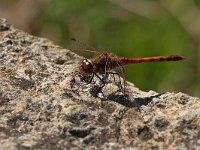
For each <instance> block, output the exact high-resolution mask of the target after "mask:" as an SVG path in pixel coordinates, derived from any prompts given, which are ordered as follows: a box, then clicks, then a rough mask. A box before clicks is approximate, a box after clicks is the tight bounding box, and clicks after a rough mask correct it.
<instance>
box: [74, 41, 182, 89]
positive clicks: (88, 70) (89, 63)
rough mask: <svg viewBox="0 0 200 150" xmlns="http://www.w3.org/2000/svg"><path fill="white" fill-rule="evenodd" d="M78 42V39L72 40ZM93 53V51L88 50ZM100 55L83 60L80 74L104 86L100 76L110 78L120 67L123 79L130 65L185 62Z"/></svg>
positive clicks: (176, 59) (180, 58) (157, 58)
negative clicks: (95, 78)
mask: <svg viewBox="0 0 200 150" xmlns="http://www.w3.org/2000/svg"><path fill="white" fill-rule="evenodd" d="M71 40H74V41H76V39H71ZM86 51H91V50H86ZM92 52H95V53H98V54H99V55H98V56H97V57H95V58H92V59H82V60H80V62H79V66H78V68H79V72H80V74H81V75H82V76H83V77H85V76H91V78H90V79H89V81H88V83H90V82H92V80H93V79H94V76H96V77H98V78H99V79H100V80H101V81H102V82H103V83H104V84H105V82H104V80H103V79H102V78H100V77H99V75H98V74H105V75H106V76H108V75H109V74H117V75H119V74H118V73H116V72H112V70H113V69H115V68H117V67H119V68H120V70H121V72H122V75H123V78H125V75H124V66H125V65H128V64H137V63H144V62H164V61H165V62H166V61H167V62H168V61H180V60H183V59H184V57H183V56H179V55H169V56H154V57H141V58H140V57H139V58H126V57H117V55H115V54H113V53H106V52H96V51H92ZM124 87H125V79H124Z"/></svg>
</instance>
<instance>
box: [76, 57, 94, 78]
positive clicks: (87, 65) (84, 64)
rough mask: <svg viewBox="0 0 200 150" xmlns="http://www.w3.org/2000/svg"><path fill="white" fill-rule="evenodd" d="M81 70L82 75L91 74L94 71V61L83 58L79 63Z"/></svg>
mask: <svg viewBox="0 0 200 150" xmlns="http://www.w3.org/2000/svg"><path fill="white" fill-rule="evenodd" d="M79 71H80V73H81V74H82V75H84V76H85V75H90V74H92V73H93V72H94V67H93V65H92V62H91V61H90V60H88V59H83V60H82V61H81V62H80V64H79Z"/></svg>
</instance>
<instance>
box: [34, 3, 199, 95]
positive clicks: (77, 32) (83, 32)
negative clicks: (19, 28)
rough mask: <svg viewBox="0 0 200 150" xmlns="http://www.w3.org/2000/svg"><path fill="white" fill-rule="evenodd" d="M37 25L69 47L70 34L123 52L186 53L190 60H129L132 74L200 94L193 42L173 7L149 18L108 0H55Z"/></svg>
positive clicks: (156, 86)
mask: <svg viewBox="0 0 200 150" xmlns="http://www.w3.org/2000/svg"><path fill="white" fill-rule="evenodd" d="M130 5H131V3H130ZM160 7H161V6H160ZM161 9H162V8H161ZM144 11H145V10H144ZM33 26H37V28H39V29H40V30H38V32H37V34H38V35H40V36H44V37H49V38H51V39H52V40H53V41H55V42H57V43H59V44H61V45H62V46H63V47H66V48H68V47H69V45H70V40H69V39H70V37H75V38H77V39H79V40H80V41H82V42H84V43H86V44H88V45H91V46H93V47H96V48H97V49H100V50H103V51H107V52H112V53H115V54H117V55H118V56H121V57H147V56H156V55H183V56H185V57H186V60H185V61H181V62H166V63H149V64H137V65H129V66H127V67H126V79H127V80H128V81H131V82H133V83H134V84H136V85H137V86H138V87H139V88H141V89H143V90H146V91H148V90H156V91H158V92H165V91H182V92H187V93H190V94H192V95H200V93H198V89H199V88H198V86H199V83H200V79H198V77H197V72H196V68H195V63H194V62H193V59H194V56H195V49H194V46H193V43H192V42H193V41H191V37H190V34H189V33H188V31H187V30H186V29H185V27H184V26H183V24H182V23H180V21H179V19H177V17H176V16H175V15H172V14H171V13H170V12H169V11H167V10H163V11H161V12H160V11H159V10H158V11H157V12H156V15H155V16H153V15H152V17H149V16H145V15H142V14H140V13H137V11H131V10H128V9H125V8H124V7H123V6H121V5H116V4H114V3H111V2H110V1H105V0H102V1H94V0H84V1H83V0H67V1H66V0H59V1H55V0H52V1H50V3H49V4H48V5H47V6H45V7H44V9H43V11H42V12H41V13H40V15H39V16H38V18H35V20H34V25H33ZM194 61H195V60H194Z"/></svg>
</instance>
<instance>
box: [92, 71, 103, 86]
mask: <svg viewBox="0 0 200 150" xmlns="http://www.w3.org/2000/svg"><path fill="white" fill-rule="evenodd" d="M94 75H95V76H97V78H99V80H101V82H102V83H103V84H105V82H104V80H103V79H102V78H101V77H100V76H99V75H97V74H96V73H95V74H94Z"/></svg>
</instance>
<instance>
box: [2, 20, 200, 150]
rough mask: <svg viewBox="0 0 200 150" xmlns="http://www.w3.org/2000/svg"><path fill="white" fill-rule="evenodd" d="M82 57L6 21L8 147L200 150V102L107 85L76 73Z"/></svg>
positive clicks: (4, 82) (177, 95)
mask: <svg viewBox="0 0 200 150" xmlns="http://www.w3.org/2000/svg"><path fill="white" fill-rule="evenodd" d="M80 58H81V57H80V56H78V55H76V54H74V53H73V52H71V51H69V50H67V49H64V48H62V47H59V46H57V45H54V44H53V43H52V42H51V41H49V40H47V39H44V38H38V37H34V36H31V35H29V34H27V33H24V32H23V31H20V30H17V29H15V28H13V27H12V26H10V25H9V24H8V23H7V22H6V21H5V19H1V20H0V113H1V118H0V149H9V150H14V149H70V148H71V149H84V148H85V149H86V148H87V149H94V148H98V149H131V148H135V149H175V148H176V149H183V148H186V149H188V148H190V149H192V148H193V149H196V148H198V147H199V146H200V101H199V99H198V98H195V97H191V96H188V95H187V94H183V93H162V94H159V93H156V92H153V91H150V92H143V91H141V90H139V89H138V88H136V87H134V85H132V84H131V83H128V85H127V89H126V93H127V94H126V95H123V94H122V92H121V90H120V89H119V86H118V85H117V83H115V82H110V81H108V84H106V86H104V87H103V88H101V85H100V84H101V83H100V81H98V80H96V81H95V82H92V83H91V84H86V83H85V82H84V81H82V79H81V77H80V75H79V74H75V73H74V72H75V69H76V67H77V63H78V61H79V59H80Z"/></svg>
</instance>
